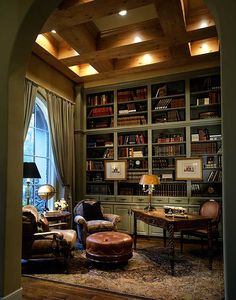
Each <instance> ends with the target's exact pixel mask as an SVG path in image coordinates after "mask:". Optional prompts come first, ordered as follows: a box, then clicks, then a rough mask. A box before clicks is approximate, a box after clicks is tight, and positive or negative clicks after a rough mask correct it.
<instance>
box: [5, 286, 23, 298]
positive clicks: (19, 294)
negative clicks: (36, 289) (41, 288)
mask: <svg viewBox="0 0 236 300" xmlns="http://www.w3.org/2000/svg"><path fill="white" fill-rule="evenodd" d="M21 299H22V288H20V289H18V290H16V291H15V292H12V293H11V294H9V295H7V296H5V297H3V298H1V297H0V300H21Z"/></svg>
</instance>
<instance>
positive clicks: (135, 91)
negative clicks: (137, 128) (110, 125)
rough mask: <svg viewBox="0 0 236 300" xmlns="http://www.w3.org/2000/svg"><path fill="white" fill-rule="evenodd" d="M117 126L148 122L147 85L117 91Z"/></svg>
mask: <svg viewBox="0 0 236 300" xmlns="http://www.w3.org/2000/svg"><path fill="white" fill-rule="evenodd" d="M117 110H118V116H117V126H132V125H146V124H147V114H148V112H147V86H140V87H133V88H128V89H121V90H118V91H117Z"/></svg>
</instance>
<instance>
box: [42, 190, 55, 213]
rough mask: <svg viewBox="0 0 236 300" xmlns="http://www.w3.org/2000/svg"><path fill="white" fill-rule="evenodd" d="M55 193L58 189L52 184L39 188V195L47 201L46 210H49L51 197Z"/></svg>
mask: <svg viewBox="0 0 236 300" xmlns="http://www.w3.org/2000/svg"><path fill="white" fill-rule="evenodd" d="M55 194H56V190H55V188H54V187H53V186H52V185H51V184H44V185H42V186H40V188H39V189H38V196H39V197H40V199H42V200H44V201H45V208H44V211H45V212H46V211H47V210H49V209H48V207H47V203H48V200H49V199H51V198H52V197H53V196H54V195H55Z"/></svg>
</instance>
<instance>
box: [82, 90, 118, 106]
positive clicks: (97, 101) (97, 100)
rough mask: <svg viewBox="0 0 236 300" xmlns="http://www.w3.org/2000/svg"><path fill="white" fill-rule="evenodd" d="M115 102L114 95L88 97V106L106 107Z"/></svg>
mask: <svg viewBox="0 0 236 300" xmlns="http://www.w3.org/2000/svg"><path fill="white" fill-rule="evenodd" d="M112 102H113V94H112V93H110V94H109V95H108V94H101V95H88V96H87V105H88V106H96V105H105V104H110V103H112Z"/></svg>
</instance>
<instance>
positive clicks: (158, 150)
mask: <svg viewBox="0 0 236 300" xmlns="http://www.w3.org/2000/svg"><path fill="white" fill-rule="evenodd" d="M153 153H154V155H156V156H168V155H170V156H172V155H181V154H185V147H183V145H169V146H154V147H153Z"/></svg>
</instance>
